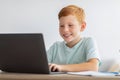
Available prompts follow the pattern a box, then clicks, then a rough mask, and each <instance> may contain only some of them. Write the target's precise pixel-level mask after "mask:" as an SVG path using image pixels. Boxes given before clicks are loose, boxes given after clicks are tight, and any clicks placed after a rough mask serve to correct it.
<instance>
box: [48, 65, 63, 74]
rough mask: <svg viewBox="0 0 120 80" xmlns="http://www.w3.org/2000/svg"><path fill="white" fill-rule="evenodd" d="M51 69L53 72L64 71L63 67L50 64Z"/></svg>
mask: <svg viewBox="0 0 120 80" xmlns="http://www.w3.org/2000/svg"><path fill="white" fill-rule="evenodd" d="M49 69H50V70H51V71H53V72H61V71H62V66H61V65H57V64H52V63H49Z"/></svg>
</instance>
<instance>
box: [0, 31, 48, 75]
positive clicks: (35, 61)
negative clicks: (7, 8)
mask: <svg viewBox="0 0 120 80" xmlns="http://www.w3.org/2000/svg"><path fill="white" fill-rule="evenodd" d="M0 70H2V71H4V72H15V73H38V74H50V71H49V67H48V60H47V55H46V50H45V44H44V39H43V34H42V33H16V34H15V33H12V34H11V33H10V34H0Z"/></svg>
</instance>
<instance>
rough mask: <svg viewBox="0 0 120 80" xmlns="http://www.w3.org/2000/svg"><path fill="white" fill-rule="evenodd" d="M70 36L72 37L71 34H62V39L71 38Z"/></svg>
mask: <svg viewBox="0 0 120 80" xmlns="http://www.w3.org/2000/svg"><path fill="white" fill-rule="evenodd" d="M71 35H72V34H63V37H64V38H69V37H71Z"/></svg>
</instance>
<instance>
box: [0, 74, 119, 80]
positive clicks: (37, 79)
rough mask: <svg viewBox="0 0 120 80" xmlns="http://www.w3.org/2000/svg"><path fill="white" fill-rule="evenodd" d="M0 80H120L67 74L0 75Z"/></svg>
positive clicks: (117, 79) (117, 77) (116, 77)
mask: <svg viewBox="0 0 120 80" xmlns="http://www.w3.org/2000/svg"><path fill="white" fill-rule="evenodd" d="M0 80H120V76H115V77H112V76H111V77H91V76H78V75H69V74H54V75H50V74H46V75H45V74H24V73H0Z"/></svg>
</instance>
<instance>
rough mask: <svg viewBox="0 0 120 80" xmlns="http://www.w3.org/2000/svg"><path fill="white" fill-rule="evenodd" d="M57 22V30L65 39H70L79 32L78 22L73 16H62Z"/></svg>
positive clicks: (68, 40)
mask: <svg viewBox="0 0 120 80" xmlns="http://www.w3.org/2000/svg"><path fill="white" fill-rule="evenodd" d="M59 22H60V23H59V32H60V35H61V37H62V38H63V39H64V40H65V41H67V42H70V41H72V40H73V39H74V38H75V37H76V36H78V34H79V33H80V23H79V22H78V20H77V19H76V17H75V16H73V15H69V16H63V17H61V18H60V20H59Z"/></svg>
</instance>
